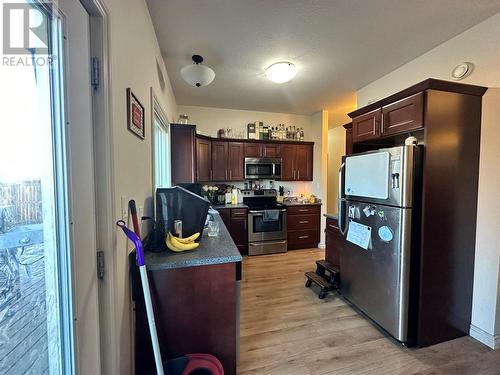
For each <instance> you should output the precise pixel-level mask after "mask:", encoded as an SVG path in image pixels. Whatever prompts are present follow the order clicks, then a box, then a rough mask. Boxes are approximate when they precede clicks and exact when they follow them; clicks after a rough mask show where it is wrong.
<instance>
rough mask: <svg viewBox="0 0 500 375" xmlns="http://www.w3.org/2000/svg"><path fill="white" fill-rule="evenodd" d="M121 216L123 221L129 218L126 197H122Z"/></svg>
mask: <svg viewBox="0 0 500 375" xmlns="http://www.w3.org/2000/svg"><path fill="white" fill-rule="evenodd" d="M121 216H122V219H126V218H127V216H128V197H127V196H126V195H122V196H121Z"/></svg>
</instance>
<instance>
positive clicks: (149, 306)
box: [116, 220, 164, 375]
mask: <svg viewBox="0 0 500 375" xmlns="http://www.w3.org/2000/svg"><path fill="white" fill-rule="evenodd" d="M116 225H118V226H119V227H120V228H121V229H122V230H123V232H124V233H125V235H126V236H127V237H128V239H129V240H130V241H132V242H133V243H134V245H135V250H136V252H137V264H138V265H139V272H140V274H141V282H142V292H143V293H144V303H145V305H146V315H147V317H148V323H149V333H150V335H151V344H152V345H153V353H154V357H155V364H156V372H157V374H158V375H164V373H163V364H162V361H161V352H160V344H159V343H158V334H157V332H156V323H155V316H154V311H153V303H152V302H151V293H150V291H149V281H148V273H147V271H146V266H145V265H144V251H143V248H142V242H141V239H140V238H139V237H138V236H137V234H135V233H134V232H133V231H131V230H130V229H128V228H127V226H126V225H125V222H124V221H123V220H119V221H117V222H116Z"/></svg>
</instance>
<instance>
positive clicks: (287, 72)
mask: <svg viewBox="0 0 500 375" xmlns="http://www.w3.org/2000/svg"><path fill="white" fill-rule="evenodd" d="M296 74H297V67H296V66H295V65H293V64H292V63H291V62H288V61H282V62H277V63H275V64H272V65H271V66H270V67H268V68H267V69H266V74H265V75H266V78H267V79H268V80H270V81H272V82H274V83H285V82H288V81H290V80H291V79H292V78H293V77H295V75H296Z"/></svg>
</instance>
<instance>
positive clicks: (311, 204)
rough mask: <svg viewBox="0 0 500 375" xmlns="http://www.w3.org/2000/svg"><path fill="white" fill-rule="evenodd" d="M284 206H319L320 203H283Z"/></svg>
mask: <svg viewBox="0 0 500 375" xmlns="http://www.w3.org/2000/svg"><path fill="white" fill-rule="evenodd" d="M283 204H284V205H285V206H321V203H301V202H287V201H284V202H283Z"/></svg>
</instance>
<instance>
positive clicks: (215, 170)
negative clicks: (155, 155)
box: [171, 124, 314, 184]
mask: <svg viewBox="0 0 500 375" xmlns="http://www.w3.org/2000/svg"><path fill="white" fill-rule="evenodd" d="M171 136H172V138H171V139H172V142H171V145H172V146H171V160H172V167H171V170H172V183H174V184H178V183H192V182H202V183H204V182H224V181H244V179H245V167H244V163H245V158H246V157H255V158H259V157H268V158H282V180H284V181H311V180H312V179H313V147H314V143H313V142H288V141H286V142H285V141H258V140H247V141H237V140H234V139H231V140H221V139H217V138H210V137H207V136H203V135H196V126H195V125H179V124H172V125H171Z"/></svg>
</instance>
